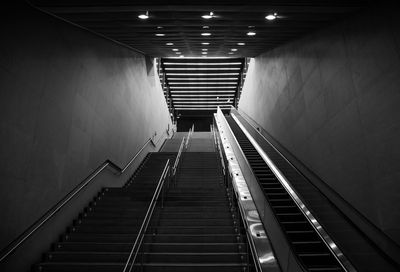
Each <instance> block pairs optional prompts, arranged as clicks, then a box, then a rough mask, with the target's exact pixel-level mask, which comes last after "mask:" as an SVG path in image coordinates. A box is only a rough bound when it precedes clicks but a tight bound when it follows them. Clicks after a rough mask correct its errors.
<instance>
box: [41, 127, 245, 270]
mask: <svg viewBox="0 0 400 272" xmlns="http://www.w3.org/2000/svg"><path fill="white" fill-rule="evenodd" d="M181 136H182V135H179V134H178V135H176V137H175V138H179V139H182V137H181ZM192 136H193V139H191V141H190V144H189V145H188V149H187V151H193V152H184V153H183V154H182V158H181V163H180V165H179V167H178V170H177V174H176V178H175V179H174V180H172V181H171V183H170V187H169V190H168V191H167V193H166V194H165V196H160V197H159V201H158V204H157V206H156V208H155V210H154V213H153V215H152V218H151V219H150V223H149V226H148V228H147V231H146V232H145V234H144V235H143V242H142V243H141V246H140V249H139V251H138V255H137V258H136V261H135V263H134V265H133V269H132V270H133V271H136V270H138V269H139V268H140V269H142V270H144V271H205V270H211V271H244V270H246V269H247V267H248V256H247V253H246V250H247V245H246V243H245V237H244V236H242V233H243V231H242V228H241V226H240V222H239V220H238V218H237V217H236V216H235V213H236V208H235V205H233V203H232V202H231V201H233V200H232V198H231V196H230V194H229V192H228V191H227V190H226V187H225V183H224V177H223V174H222V169H221V166H220V163H219V158H218V154H217V152H216V150H215V147H214V142H213V137H212V133H193V134H192ZM185 139H186V138H185ZM169 141H171V142H174V141H176V139H171V140H169ZM165 146H168V141H167V143H166V145H165ZM174 146H175V145H174ZM169 148H171V147H169ZM178 148H179V146H177V147H176V151H177V149H178ZM172 149H173V148H172ZM205 149H206V150H207V151H209V152H199V151H200V150H205ZM175 156H176V153H169V152H158V153H151V154H150V155H148V156H147V157H146V159H145V160H144V161H143V162H142V164H141V165H140V167H139V168H138V170H137V171H136V172H135V174H134V175H133V177H132V178H131V179H130V180H129V181H128V182H127V184H126V185H125V186H124V187H123V188H104V189H103V190H102V191H101V192H100V193H99V194H98V196H96V197H95V198H94V199H93V201H92V202H91V203H90V205H89V206H88V207H87V208H85V209H84V211H82V212H81V213H80V214H79V216H78V217H77V219H76V220H75V221H74V223H73V225H72V226H71V227H69V228H68V230H67V231H66V233H65V234H63V235H61V237H60V241H58V242H56V243H54V244H53V245H52V247H51V250H50V251H49V252H47V253H45V254H44V256H43V260H42V261H41V262H39V263H37V264H35V265H34V266H33V270H34V271H57V272H59V271H123V269H124V266H125V263H126V261H127V259H128V257H129V253H130V252H131V249H132V246H133V243H134V241H135V239H136V237H137V235H138V232H139V229H140V226H141V224H142V222H143V219H144V217H145V214H146V211H147V208H148V206H149V203H150V201H151V198H152V196H153V194H154V191H155V188H156V186H157V182H158V180H159V178H160V175H161V173H162V171H163V168H164V165H165V163H166V161H167V160H168V159H171V161H173V160H174V158H175ZM161 198H162V199H161Z"/></svg>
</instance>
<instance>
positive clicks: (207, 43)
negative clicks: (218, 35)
mask: <svg viewBox="0 0 400 272" xmlns="http://www.w3.org/2000/svg"><path fill="white" fill-rule="evenodd" d="M201 44H202V45H210V43H209V42H202V43H201Z"/></svg>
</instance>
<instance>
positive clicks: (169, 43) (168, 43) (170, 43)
mask: <svg viewBox="0 0 400 272" xmlns="http://www.w3.org/2000/svg"><path fill="white" fill-rule="evenodd" d="M166 45H174V43H172V42H167V43H166Z"/></svg>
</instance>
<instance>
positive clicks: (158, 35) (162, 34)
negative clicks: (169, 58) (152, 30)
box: [156, 33, 165, 37]
mask: <svg viewBox="0 0 400 272" xmlns="http://www.w3.org/2000/svg"><path fill="white" fill-rule="evenodd" d="M156 36H157V37H164V36H165V34H164V33H156Z"/></svg>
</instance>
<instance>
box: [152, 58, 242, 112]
mask: <svg viewBox="0 0 400 272" xmlns="http://www.w3.org/2000/svg"><path fill="white" fill-rule="evenodd" d="M245 61H246V60H245V59H244V58H162V59H161V67H160V72H159V74H160V79H161V82H162V83H164V82H165V84H163V89H164V95H165V97H166V100H167V103H168V104H169V108H170V109H171V110H172V111H174V110H175V111H178V112H179V113H184V114H187V111H194V110H195V111H199V110H201V111H213V112H214V111H216V109H217V106H219V107H221V108H222V109H224V108H225V109H227V108H230V107H231V106H235V105H236V102H237V99H238V97H239V92H240V90H241V87H242V83H243V80H244V78H243V76H244V73H243V70H245V66H246V63H245Z"/></svg>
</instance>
